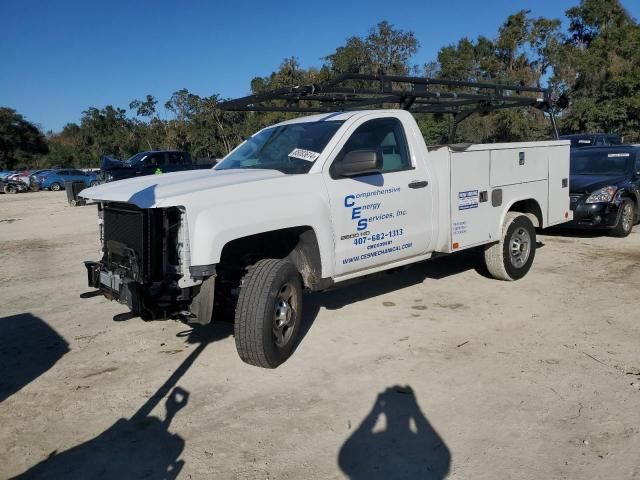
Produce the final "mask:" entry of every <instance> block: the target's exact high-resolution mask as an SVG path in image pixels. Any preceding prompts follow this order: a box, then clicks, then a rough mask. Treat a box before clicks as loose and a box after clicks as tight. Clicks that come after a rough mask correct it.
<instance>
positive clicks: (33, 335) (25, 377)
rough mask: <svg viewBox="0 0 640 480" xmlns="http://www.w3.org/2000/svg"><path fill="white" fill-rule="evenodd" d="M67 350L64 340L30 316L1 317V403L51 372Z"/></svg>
mask: <svg viewBox="0 0 640 480" xmlns="http://www.w3.org/2000/svg"><path fill="white" fill-rule="evenodd" d="M68 351H69V344H68V343H67V342H66V341H65V339H64V338H62V337H61V336H60V335H59V334H58V333H57V332H56V331H55V330H54V329H53V328H51V327H50V326H49V325H47V323H46V322H45V321H44V320H42V319H40V318H38V317H36V316H34V315H32V314H30V313H21V314H19V315H11V316H8V317H2V318H0V402H3V401H4V400H6V399H7V398H8V397H9V396H11V395H13V394H14V393H16V392H17V391H19V390H20V389H22V388H23V387H24V386H25V385H27V384H29V383H30V382H32V381H33V380H35V379H36V378H38V377H39V376H40V375H42V374H43V373H45V372H46V371H47V370H49V369H50V368H51V367H52V366H53V365H55V364H56V362H57V361H58V360H60V358H62V356H63V355H64V354H66V353H67V352H68Z"/></svg>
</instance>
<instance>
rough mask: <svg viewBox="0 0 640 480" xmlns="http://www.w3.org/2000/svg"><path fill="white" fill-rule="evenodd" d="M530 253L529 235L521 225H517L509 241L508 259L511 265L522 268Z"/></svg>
mask: <svg viewBox="0 0 640 480" xmlns="http://www.w3.org/2000/svg"><path fill="white" fill-rule="evenodd" d="M530 254H531V235H529V232H528V231H527V230H526V229H525V228H522V227H518V228H517V229H516V231H515V232H513V235H511V240H510V241H509V260H511V265H513V266H514V267H516V268H522V267H523V266H524V265H525V264H526V263H527V260H529V255H530Z"/></svg>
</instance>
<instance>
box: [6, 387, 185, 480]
mask: <svg viewBox="0 0 640 480" xmlns="http://www.w3.org/2000/svg"><path fill="white" fill-rule="evenodd" d="M188 398H189V393H188V392H186V391H185V390H183V389H181V388H180V387H176V388H174V389H173V391H172V392H171V395H170V396H169V397H168V398H167V401H166V402H165V408H166V414H165V418H164V420H160V419H159V418H158V417H154V416H150V415H148V414H146V413H141V411H138V413H136V414H135V415H134V416H133V417H131V418H130V419H125V418H121V419H119V420H117V421H116V422H115V423H114V424H113V425H112V426H111V427H109V428H108V429H107V430H105V431H104V432H102V433H101V434H100V435H98V436H97V437H95V438H92V439H91V440H89V441H87V442H85V443H83V444H81V445H78V446H76V447H73V448H71V449H69V450H66V451H64V452H62V453H58V452H57V451H54V452H52V453H51V454H50V455H49V457H47V458H46V459H45V460H43V461H42V462H40V463H38V464H37V465H34V466H33V467H31V468H30V469H29V470H27V471H26V472H24V473H23V474H21V475H18V476H17V477H14V479H20V480H23V479H24V480H26V479H49V478H50V479H58V478H65V479H78V480H80V479H86V478H105V479H114V480H115V479H121V478H158V479H174V478H176V477H177V476H178V474H179V473H180V471H181V470H182V468H183V466H184V460H178V457H179V456H180V454H181V453H182V451H183V450H184V446H185V441H184V439H183V438H182V437H180V436H179V435H176V434H173V433H171V432H169V426H170V425H171V421H172V420H173V418H174V417H175V415H176V413H178V411H179V410H181V409H182V408H184V407H185V405H186V404H187V400H188Z"/></svg>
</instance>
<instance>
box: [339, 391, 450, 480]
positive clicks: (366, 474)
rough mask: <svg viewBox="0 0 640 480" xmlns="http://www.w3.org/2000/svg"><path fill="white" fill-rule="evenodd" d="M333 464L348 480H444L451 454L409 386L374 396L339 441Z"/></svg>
mask: <svg viewBox="0 0 640 480" xmlns="http://www.w3.org/2000/svg"><path fill="white" fill-rule="evenodd" d="M338 465H339V466H340V468H341V469H342V471H343V472H344V473H345V474H346V475H347V476H348V478H350V479H351V480H360V479H362V480H365V479H366V480H378V479H380V480H383V479H384V480H395V479H409V478H416V479H418V478H419V479H422V480H442V479H444V478H445V477H446V476H447V474H448V472H449V467H450V465H451V453H450V452H449V448H448V447H447V445H446V444H445V442H444V440H443V439H442V438H441V437H440V436H439V435H438V433H437V432H436V431H435V430H434V428H433V427H432V426H431V424H430V423H429V421H428V420H427V418H426V417H425V416H424V414H423V413H422V411H421V410H420V406H419V405H418V402H417V400H416V397H415V394H414V392H413V390H412V389H411V387H408V386H407V387H399V386H394V387H390V388H387V389H386V390H385V391H384V392H382V393H380V394H379V395H378V398H377V399H376V401H375V403H374V404H373V407H372V409H371V411H370V412H369V414H368V415H367V416H366V417H365V419H364V420H363V421H362V423H361V424H360V425H359V426H358V428H357V429H356V430H355V431H354V432H353V434H352V435H351V436H350V437H349V438H348V439H347V441H346V442H345V443H344V445H342V448H341V449H340V453H339V454H338Z"/></svg>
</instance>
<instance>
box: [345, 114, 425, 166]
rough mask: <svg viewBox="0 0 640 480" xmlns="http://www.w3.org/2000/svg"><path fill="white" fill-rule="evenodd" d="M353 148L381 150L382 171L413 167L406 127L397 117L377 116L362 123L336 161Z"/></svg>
mask: <svg viewBox="0 0 640 480" xmlns="http://www.w3.org/2000/svg"><path fill="white" fill-rule="evenodd" d="M353 150H381V151H382V173H391V172H399V171H402V170H410V169H411V168H412V167H411V161H410V159H409V149H408V148H407V140H406V138H405V135H404V129H403V128H402V123H401V122H400V120H398V119H397V118H391V117H389V118H377V119H375V120H369V121H368V122H365V123H363V124H362V125H360V126H359V127H358V128H357V129H356V131H355V132H353V134H352V135H351V137H350V138H349V140H347V143H345V145H344V147H343V148H342V150H341V151H340V153H339V154H338V156H337V157H336V162H339V161H342V159H343V158H344V156H345V155H346V154H347V153H348V152H351V151H353Z"/></svg>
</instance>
